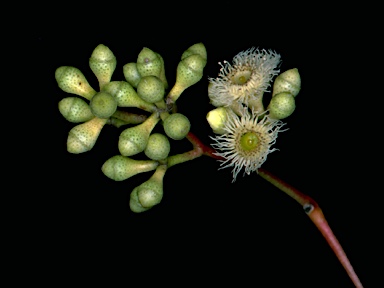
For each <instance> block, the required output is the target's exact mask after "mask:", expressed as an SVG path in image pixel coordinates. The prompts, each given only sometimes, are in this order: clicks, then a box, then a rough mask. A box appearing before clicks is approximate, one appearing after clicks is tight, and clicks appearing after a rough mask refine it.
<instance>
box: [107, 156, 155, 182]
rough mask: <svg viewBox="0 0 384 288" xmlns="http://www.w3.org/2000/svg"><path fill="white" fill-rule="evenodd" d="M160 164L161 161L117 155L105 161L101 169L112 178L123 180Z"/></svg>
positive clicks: (153, 168)
mask: <svg viewBox="0 0 384 288" xmlns="http://www.w3.org/2000/svg"><path fill="white" fill-rule="evenodd" d="M158 165H159V163H158V162H156V161H153V160H134V159H131V158H128V157H124V156H122V155H116V156H113V157H111V158H109V159H108V160H107V161H105V163H104V164H103V166H102V167H101V170H102V171H103V173H104V174H105V176H107V177H109V178H111V179H112V180H115V181H123V180H126V179H128V178H130V177H132V176H134V175H136V174H139V173H143V172H148V171H152V170H155V169H156V167H157V166H158Z"/></svg>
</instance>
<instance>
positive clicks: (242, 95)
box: [208, 47, 280, 107]
mask: <svg viewBox="0 0 384 288" xmlns="http://www.w3.org/2000/svg"><path fill="white" fill-rule="evenodd" d="M232 62H233V63H232V64H230V63H229V62H228V61H224V65H223V64H221V62H219V64H220V66H221V69H220V73H219V76H218V77H217V78H209V81H210V83H209V86H208V96H209V98H210V99H211V103H212V105H214V106H216V107H219V106H230V105H231V104H232V103H233V102H234V101H239V102H242V103H244V104H245V105H247V106H250V105H249V104H250V102H259V101H260V100H261V98H262V96H263V93H264V92H268V87H269V86H270V85H271V83H270V82H271V81H272V78H273V77H274V76H275V75H277V74H278V73H279V71H280V70H279V69H277V67H278V66H279V64H280V55H279V54H277V53H275V52H274V51H272V50H268V51H266V50H264V49H263V50H259V49H257V48H256V49H255V48H254V47H253V48H250V49H248V50H246V51H243V52H240V53H239V54H237V55H236V56H235V57H234V58H233V61H232Z"/></svg>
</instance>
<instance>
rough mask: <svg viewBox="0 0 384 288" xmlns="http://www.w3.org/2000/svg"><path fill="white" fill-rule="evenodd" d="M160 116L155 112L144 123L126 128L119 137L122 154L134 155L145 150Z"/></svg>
mask: <svg viewBox="0 0 384 288" xmlns="http://www.w3.org/2000/svg"><path fill="white" fill-rule="evenodd" d="M159 120H160V117H159V115H158V113H157V112H154V113H153V114H152V115H151V116H150V117H148V118H147V119H146V120H145V121H144V122H143V123H141V124H139V125H137V126H135V127H130V128H127V129H125V130H124V131H123V132H122V133H121V134H120V137H119V143H118V147H119V151H120V153H121V155H124V156H132V155H135V154H138V153H140V152H142V151H144V149H145V147H146V146H147V143H148V139H149V135H150V134H151V132H152V130H153V128H154V127H155V126H156V124H157V122H159Z"/></svg>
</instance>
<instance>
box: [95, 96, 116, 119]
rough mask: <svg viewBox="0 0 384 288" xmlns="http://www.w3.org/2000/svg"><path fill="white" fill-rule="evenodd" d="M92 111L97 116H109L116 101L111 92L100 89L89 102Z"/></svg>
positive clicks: (114, 108) (113, 110)
mask: <svg viewBox="0 0 384 288" xmlns="http://www.w3.org/2000/svg"><path fill="white" fill-rule="evenodd" d="M89 106H90V107H91V110H92V113H93V114H94V115H95V116H97V117H99V118H109V117H111V116H112V114H113V113H115V111H116V109H117V101H116V99H115V97H113V96H112V95H111V94H109V93H107V92H104V91H101V92H99V93H97V94H96V95H95V96H93V97H92V99H91V102H90V103H89Z"/></svg>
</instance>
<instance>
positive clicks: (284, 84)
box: [272, 68, 301, 97]
mask: <svg viewBox="0 0 384 288" xmlns="http://www.w3.org/2000/svg"><path fill="white" fill-rule="evenodd" d="M300 89H301V78H300V74H299V70H297V68H294V69H290V70H287V71H285V72H283V73H281V74H280V75H279V76H277V77H276V79H275V82H274V83H273V92H272V97H274V96H275V95H276V94H279V93H281V92H289V93H291V94H292V95H293V96H294V97H296V96H297V94H299V92H300Z"/></svg>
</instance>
